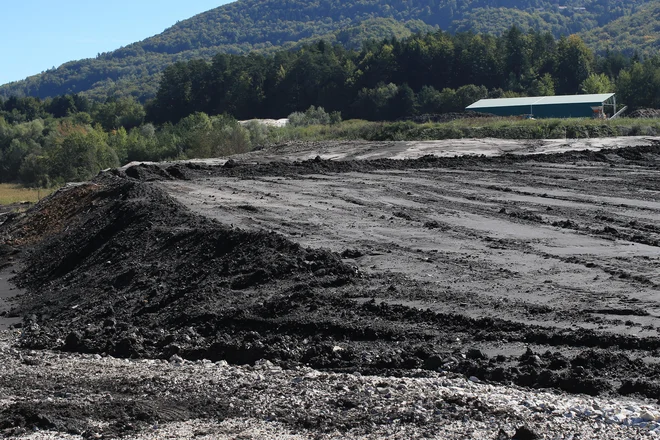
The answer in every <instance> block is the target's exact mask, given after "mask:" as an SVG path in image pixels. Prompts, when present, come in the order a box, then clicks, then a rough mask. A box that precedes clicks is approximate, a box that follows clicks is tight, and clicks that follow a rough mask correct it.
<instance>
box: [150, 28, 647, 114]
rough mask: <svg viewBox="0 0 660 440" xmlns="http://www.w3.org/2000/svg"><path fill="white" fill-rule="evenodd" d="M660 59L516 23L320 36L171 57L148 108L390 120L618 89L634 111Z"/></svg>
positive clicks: (167, 111) (160, 111)
mask: <svg viewBox="0 0 660 440" xmlns="http://www.w3.org/2000/svg"><path fill="white" fill-rule="evenodd" d="M659 66H660V58H658V57H655V58H648V59H646V60H644V61H642V60H640V58H639V57H637V56H631V57H629V56H625V55H623V54H621V53H607V54H606V55H604V56H600V57H597V56H596V55H595V54H594V53H593V52H592V51H591V50H590V49H589V48H588V47H587V46H586V45H585V44H584V42H583V41H582V40H581V39H580V38H579V37H578V36H576V35H571V36H569V37H562V38H559V39H555V38H554V37H553V36H552V35H551V34H549V33H540V32H536V31H529V32H526V33H524V32H522V31H521V30H520V29H518V28H517V27H515V26H514V27H512V28H510V29H509V30H508V31H507V32H505V33H504V34H503V35H501V36H490V35H477V34H472V33H462V34H456V35H451V34H449V33H446V32H442V31H437V32H433V33H426V34H418V35H415V36H413V37H411V38H408V39H403V40H400V39H396V38H392V39H386V40H382V41H379V42H376V41H371V42H367V43H365V44H364V45H363V48H362V49H360V50H350V49H346V48H344V47H343V46H340V45H334V46H331V45H328V44H327V43H325V42H324V41H320V42H318V43H317V44H314V45H308V46H305V47H304V48H303V49H301V50H300V51H296V52H290V51H281V52H277V53H275V54H274V55H270V56H267V55H259V54H255V53H253V54H249V55H228V54H218V55H216V56H215V57H214V58H213V60H212V62H207V61H204V60H192V61H189V62H179V63H175V64H173V65H171V66H170V67H168V68H167V69H166V70H165V71H164V73H163V77H162V80H161V82H160V87H159V89H158V92H157V94H156V97H155V99H154V100H152V101H151V102H149V103H148V104H147V106H146V112H147V119H149V120H151V121H153V122H155V123H164V122H176V121H178V120H179V119H181V118H183V117H185V116H186V115H189V114H191V113H194V112H204V113H207V114H209V115H217V114H223V113H228V114H231V115H233V116H235V117H237V118H239V119H249V118H254V117H258V118H281V117H286V115H288V114H289V113H291V112H294V111H298V110H301V109H306V108H308V107H309V106H312V105H315V106H322V107H323V108H325V109H326V110H328V111H337V112H340V113H341V114H342V116H343V117H344V118H351V119H352V118H358V119H367V120H393V119H398V118H402V117H407V116H412V115H414V114H418V113H445V112H456V111H462V110H463V109H464V108H465V107H466V106H467V105H469V104H471V103H473V102H475V101H477V100H478V99H481V98H499V97H515V96H545V95H555V94H557V95H570V94H577V93H605V92H613V91H615V90H616V91H617V93H618V94H619V98H620V101H623V102H625V103H627V104H628V105H629V106H631V108H633V109H634V108H637V107H656V106H659V105H660V102H658V100H659V99H660V95H659V94H658V93H657V91H658V90H660V88H659V87H660V78H658V77H657V75H656V73H657V72H658V67H659ZM640 87H641V89H640ZM640 91H643V93H640Z"/></svg>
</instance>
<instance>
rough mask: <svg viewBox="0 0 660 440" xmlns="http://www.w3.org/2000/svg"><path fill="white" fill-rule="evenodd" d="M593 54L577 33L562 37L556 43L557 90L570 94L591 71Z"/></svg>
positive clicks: (577, 90) (574, 91)
mask: <svg viewBox="0 0 660 440" xmlns="http://www.w3.org/2000/svg"><path fill="white" fill-rule="evenodd" d="M593 62H594V56H593V53H592V52H591V50H589V48H587V46H586V45H585V44H584V41H582V40H581V39H580V37H578V36H577V35H571V36H569V37H568V38H564V37H562V38H561V39H560V40H559V43H558V45H557V68H556V78H557V91H558V92H559V94H561V95H572V94H575V93H577V92H579V91H580V84H582V82H583V81H584V80H586V79H587V78H588V77H589V75H591V73H592V66H593Z"/></svg>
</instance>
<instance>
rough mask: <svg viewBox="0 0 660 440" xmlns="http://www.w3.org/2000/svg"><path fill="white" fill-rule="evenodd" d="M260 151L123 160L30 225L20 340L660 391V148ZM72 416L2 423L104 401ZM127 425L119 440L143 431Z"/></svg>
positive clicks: (3, 262)
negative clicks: (206, 158) (371, 155)
mask: <svg viewBox="0 0 660 440" xmlns="http://www.w3.org/2000/svg"><path fill="white" fill-rule="evenodd" d="M392 145H395V146H397V145H398V144H395V143H392ZM314 147H318V145H316V146H314ZM322 147H323V148H322V149H323V150H324V152H325V153H326V154H330V155H332V154H336V155H341V154H342V148H344V147H343V146H342V145H339V144H332V143H329V144H327V145H322ZM382 147H383V148H386V147H387V146H386V145H385V146H382ZM293 148H294V149H295V151H292V152H291V153H292V154H293V153H295V154H304V155H305V156H309V154H313V151H305V152H303V153H301V146H300V145H295V146H294V147H293ZM310 148H311V147H310ZM330 150H333V151H330ZM395 150H396V155H400V154H401V153H400V151H399V149H398V146H397V148H395ZM267 154H268V152H264V155H267ZM251 157H253V156H246V157H243V158H239V159H238V160H237V161H234V160H232V161H229V162H227V163H225V164H224V165H222V166H211V165H207V164H204V163H188V164H165V165H138V166H133V167H129V168H126V169H124V170H114V171H112V172H107V173H103V174H101V175H99V176H98V177H97V178H96V179H95V180H94V181H93V182H91V183H88V184H84V185H79V186H73V187H68V188H66V189H65V190H62V191H60V192H59V193H58V194H55V195H54V196H52V197H49V198H47V199H46V200H44V201H42V202H41V203H40V204H39V205H38V206H37V207H35V208H34V209H32V210H30V211H29V212H28V213H26V214H21V215H15V216H10V218H9V219H8V220H7V221H6V222H5V223H4V224H2V225H0V237H1V238H2V242H0V267H2V266H6V267H5V272H4V274H7V271H8V270H14V271H16V272H17V275H16V277H15V278H14V279H13V282H14V283H16V284H17V285H18V286H20V287H21V288H23V289H25V293H24V294H22V295H21V296H19V298H18V302H17V303H15V305H14V309H13V310H12V311H11V312H10V313H9V314H8V316H10V317H11V316H14V317H17V316H22V317H24V319H23V322H22V325H21V329H20V331H21V335H20V338H19V339H18V341H17V344H18V345H19V346H20V347H22V348H23V349H28V350H29V349H31V350H58V351H64V352H73V353H88V354H101V355H103V356H105V355H111V356H114V357H119V358H161V359H174V360H176V361H177V362H178V360H179V359H189V360H202V359H206V360H209V361H211V362H215V361H228V362H229V363H230V364H237V365H253V364H254V363H255V362H257V361H260V362H261V361H262V360H264V359H267V360H269V361H270V362H272V363H273V365H275V366H276V367H281V368H283V369H284V371H289V370H291V371H293V369H295V368H299V367H301V366H305V367H311V368H313V369H315V370H321V371H325V372H328V373H332V374H336V373H339V374H343V373H356V372H359V373H361V374H363V375H376V376H380V377H410V376H420V375H421V376H429V377H435V376H434V375H437V374H438V372H445V374H460V375H464V376H465V377H472V378H474V379H475V380H477V379H478V380H479V381H486V382H489V383H496V384H504V385H517V386H523V387H529V388H546V389H553V390H561V391H565V392H569V393H584V394H590V395H603V396H609V397H611V398H615V399H620V398H621V397H620V396H621V395H631V396H632V397H635V398H638V399H641V398H644V399H652V400H653V401H655V399H657V398H658V396H659V394H658V393H659V391H660V379H659V378H660V363H658V356H659V354H660V351H659V349H660V337H659V336H660V334H659V332H660V296H659V290H658V286H659V284H660V247H659V246H660V226H658V225H660V169H659V165H660V143H658V142H654V141H647V142H646V145H637V146H634V147H627V148H620V149H614V148H613V149H606V150H602V151H569V152H565V153H552V154H541V155H529V154H518V155H511V154H508V155H504V156H495V157H475V156H466V157H454V158H452V157H432V156H422V157H417V158H415V159H397V160H392V159H386V158H379V159H372V160H368V159H365V160H351V159H345V160H341V161H337V160H324V159H322V158H321V157H320V156H319V157H317V158H315V159H311V160H305V161H282V162H277V161H267V162H260V163H251V162H250V160H249V159H250V158H251ZM0 278H5V277H3V276H2V274H0ZM0 283H2V280H0ZM1 286H2V285H1V284H0V287H1ZM5 290H6V289H5ZM0 292H1V289H0ZM4 380H5V381H7V383H10V384H11V380H10V379H8V378H5V379H4ZM6 386H8V387H9V386H10V385H6ZM11 386H15V384H14V385H11ZM115 392H116V390H115ZM122 393H124V394H130V392H129V391H128V390H122ZM189 397H190V400H189V401H187V400H186V399H187V398H186V396H184V398H182V399H181V398H177V399H174V400H172V399H171V398H168V399H166V400H167V401H166V402H165V401H164V402H165V403H167V405H172V402H173V401H176V402H175V403H176V405H178V406H177V407H178V408H181V406H182V405H183V407H184V409H183V410H178V412H177V411H174V412H172V411H166V414H168V416H167V417H165V418H164V419H162V420H163V421H177V420H189V419H191V418H195V417H202V416H203V415H204V414H206V416H208V415H209V414H208V413H209V409H208V402H206V401H201V400H200V398H193V397H194V396H193V395H190V396H189ZM183 402H187V403H186V404H185V405H184V403H183ZM58 405H61V404H60V403H58ZM55 406H57V405H55V404H54V403H52V402H51V403H50V404H49V403H48V402H39V403H38V404H37V403H33V404H32V406H30V404H27V403H25V402H20V403H16V402H14V403H11V404H8V405H6V406H5V408H4V409H2V406H1V405H0V411H1V412H0V429H18V428H21V427H27V428H29V427H31V426H39V427H41V428H50V429H52V428H53V427H55V428H57V429H63V430H69V431H72V432H83V431H85V428H84V427H82V428H81V427H79V426H78V427H75V429H73V428H72V427H71V426H72V423H73V422H71V421H69V422H67V423H68V424H66V423H65V424H64V425H62V424H60V425H57V424H53V423H50V424H49V423H46V422H44V421H43V420H44V419H45V420H47V421H49V420H50V421H51V422H52V414H57V417H59V418H60V419H61V418H62V416H61V413H62V412H63V411H64V412H66V411H67V410H68V411H70V412H73V413H74V414H77V413H76V411H78V412H79V413H80V417H83V418H85V417H89V414H88V413H89V412H90V410H89V408H87V411H88V413H85V412H84V411H83V410H82V409H80V408H79V407H73V406H71V407H67V408H65V409H62V408H61V407H60V406H57V408H55ZM156 406H157V405H156ZM156 406H153V407H149V411H148V412H149V414H148V415H147V416H144V417H145V420H146V421H148V422H153V420H159V419H158V417H157V416H156V415H154V414H157V413H158V411H157V408H156ZM348 409H351V408H348ZM484 411H485V412H486V413H488V411H487V410H485V409H484ZM138 412H139V411H138ZM216 412H217V414H216V413H215V412H214V413H213V417H221V418H225V417H235V416H236V413H235V412H234V410H232V409H231V408H227V407H225V406H220V407H218V409H217V411H216ZM103 413H104V411H96V412H94V416H95V417H101V418H103ZM35 414H36V415H35ZM40 414H41V416H40ZM43 414H46V415H45V416H44V415H43ZM48 414H50V415H51V416H50V418H49V416H48ZM85 414H87V415H85ZM122 414H123V415H122V424H121V425H120V426H119V427H117V426H115V427H114V428H113V429H114V431H112V432H113V435H115V434H117V433H122V432H125V430H126V429H128V428H126V426H132V425H130V424H131V423H138V422H140V420H141V419H140V415H139V414H131V413H129V414H124V413H122ZM172 414H174V415H172ZM30 417H32V418H30ZM40 417H41V418H40ZM60 419H58V420H60ZM69 419H70V420H74V419H76V417H75V416H70V417H69ZM69 419H67V420H69ZM35 420H36V422H35ZM351 420H352V419H351ZM310 423H312V425H314V423H316V424H318V423H321V422H319V420H315V421H313V422H310ZM355 423H357V422H355ZM416 423H417V422H416ZM322 424H323V426H324V429H326V430H327V429H335V430H337V429H338V430H339V431H341V430H342V429H349V428H347V427H346V428H342V427H341V426H343V425H342V423H340V421H338V420H334V421H328V420H324V421H323V423H322ZM349 425H350V423H349ZM314 426H316V425H314ZM351 426H352V425H351ZM305 428H309V426H306V427H305ZM97 431H98V430H97ZM95 432H96V431H95ZM374 432H376V431H374ZM496 435H498V433H497V430H496V431H494V434H493V438H496V437H495V436H496ZM499 435H500V437H497V438H509V437H508V436H507V435H506V434H499ZM440 438H441V437H440ZM519 438H523V437H519ZM529 438H533V437H529Z"/></svg>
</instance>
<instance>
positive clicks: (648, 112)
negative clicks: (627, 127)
mask: <svg viewBox="0 0 660 440" xmlns="http://www.w3.org/2000/svg"><path fill="white" fill-rule="evenodd" d="M628 117H629V118H638V119H655V118H660V109H657V108H640V109H637V110H635V111H634V112H632V113H630V114H629V115H628Z"/></svg>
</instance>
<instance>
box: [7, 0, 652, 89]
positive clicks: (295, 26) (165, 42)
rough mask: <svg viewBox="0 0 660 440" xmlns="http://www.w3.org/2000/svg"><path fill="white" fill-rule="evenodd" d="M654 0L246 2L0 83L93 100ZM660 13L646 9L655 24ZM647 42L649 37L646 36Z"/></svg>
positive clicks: (562, 21) (596, 17)
mask: <svg viewBox="0 0 660 440" xmlns="http://www.w3.org/2000/svg"><path fill="white" fill-rule="evenodd" d="M649 3H653V4H655V5H657V3H658V2H657V0H632V1H627V2H625V3H622V2H620V1H616V0H583V1H580V2H578V1H577V0H566V1H565V2H562V4H563V5H562V6H559V5H558V4H557V2H556V1H553V0H525V1H515V2H514V1H512V0H396V1H385V0H342V1H340V0H316V1H307V0H239V1H236V2H234V3H230V4H227V5H224V6H221V7H218V8H215V9H213V10H210V11H207V12H205V13H202V14H199V15H197V16H195V17H192V18H190V19H188V20H184V21H181V22H179V23H177V24H176V25H174V26H172V27H170V28H169V29H167V30H165V31H164V32H163V33H161V34H159V35H156V36H154V37H151V38H148V39H146V40H144V41H141V42H138V43H134V44H131V45H129V46H126V47H123V48H121V49H118V50H116V51H113V52H109V53H104V54H101V55H99V56H98V57H97V58H95V59H86V60H80V61H73V62H69V63H66V64H64V65H62V66H60V67H59V68H57V69H53V70H49V71H47V72H44V73H42V74H39V75H35V76H31V77H29V78H27V79H25V80H23V81H18V82H14V83H10V84H6V85H4V86H0V97H2V96H4V97H7V96H11V95H18V96H22V95H31V96H39V97H42V98H43V97H47V96H56V95H61V94H65V93H84V94H86V95H87V96H90V97H92V98H103V97H105V96H108V95H129V94H130V95H133V96H136V97H138V98H140V99H142V100H144V99H147V98H150V97H152V96H153V95H154V94H155V91H156V88H157V82H158V73H159V72H161V71H162V70H163V69H164V68H165V67H166V66H168V65H170V64H171V63H173V62H175V61H181V60H189V59H192V58H206V59H209V58H210V57H212V56H213V55H214V54H216V53H218V52H225V53H246V52H249V51H254V50H256V51H262V52H264V51H265V52H268V51H272V50H275V49H281V48H285V49H286V48H295V47H296V46H297V45H299V44H301V42H306V41H313V40H316V39H320V38H323V39H326V40H328V41H333V42H339V43H341V44H345V45H348V46H353V47H354V46H356V45H358V44H359V43H360V42H361V41H363V40H364V39H369V38H377V39H382V38H389V37H393V36H395V37H397V38H401V37H405V36H407V35H410V33H411V32H419V31H425V30H429V29H432V28H435V27H439V28H440V29H443V30H449V31H453V32H455V31H471V30H472V31H478V32H487V33H494V34H498V33H501V32H502V31H504V30H505V29H508V28H509V27H510V26H511V25H513V24H517V25H519V26H520V27H521V28H523V29H529V28H533V29H539V30H544V31H549V32H552V33H553V34H554V35H555V36H559V35H565V34H570V33H575V32H586V31H590V30H593V31H594V32H596V31H595V29H597V28H599V27H601V26H604V25H607V24H608V23H610V22H612V21H614V20H617V19H622V18H626V17H630V16H634V15H635V14H636V13H638V11H639V10H640V8H642V7H643V6H644V5H646V4H649ZM655 17H657V16H647V17H646V18H647V19H648V21H652V22H654V23H655V22H656V18H655ZM642 43H643V42H642Z"/></svg>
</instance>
